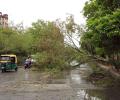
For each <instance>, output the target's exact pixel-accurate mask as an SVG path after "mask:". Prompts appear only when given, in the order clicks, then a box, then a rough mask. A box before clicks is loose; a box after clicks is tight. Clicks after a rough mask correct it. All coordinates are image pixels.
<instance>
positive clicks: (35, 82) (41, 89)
mask: <svg viewBox="0 0 120 100" xmlns="http://www.w3.org/2000/svg"><path fill="white" fill-rule="evenodd" d="M90 72H91V69H90V67H89V66H88V65H86V64H85V65H81V66H80V67H79V68H76V69H74V70H72V71H71V72H70V74H69V75H66V76H65V78H59V79H48V78H46V76H45V75H44V74H42V73H40V72H36V71H31V70H24V69H23V68H19V70H18V72H14V71H12V72H6V73H0V100H120V93H119V89H104V88H101V87H96V86H94V85H92V84H91V83H90V82H88V81H86V80H85V78H86V77H87V75H88V74H89V73H90Z"/></svg>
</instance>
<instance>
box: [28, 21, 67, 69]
mask: <svg viewBox="0 0 120 100" xmlns="http://www.w3.org/2000/svg"><path fill="white" fill-rule="evenodd" d="M29 33H31V34H32V36H33V40H34V41H33V44H32V49H33V51H34V53H35V54H36V60H37V64H38V65H39V66H38V67H42V68H48V69H53V68H59V69H61V70H62V69H64V67H65V63H66V62H65V58H64V54H65V53H64V50H65V46H64V36H63V33H61V30H60V28H59V27H58V26H57V23H56V22H49V21H42V20H38V21H37V22H36V23H33V24H32V27H31V28H30V29H29Z"/></svg>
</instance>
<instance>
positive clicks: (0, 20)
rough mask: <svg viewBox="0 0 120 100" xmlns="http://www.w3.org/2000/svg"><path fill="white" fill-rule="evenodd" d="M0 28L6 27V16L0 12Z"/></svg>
mask: <svg viewBox="0 0 120 100" xmlns="http://www.w3.org/2000/svg"><path fill="white" fill-rule="evenodd" d="M0 27H2V28H6V27H8V15H7V14H2V12H0Z"/></svg>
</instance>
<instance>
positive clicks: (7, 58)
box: [0, 56, 10, 61]
mask: <svg viewBox="0 0 120 100" xmlns="http://www.w3.org/2000/svg"><path fill="white" fill-rule="evenodd" d="M0 60H1V61H9V60H10V57H9V56H1V57H0Z"/></svg>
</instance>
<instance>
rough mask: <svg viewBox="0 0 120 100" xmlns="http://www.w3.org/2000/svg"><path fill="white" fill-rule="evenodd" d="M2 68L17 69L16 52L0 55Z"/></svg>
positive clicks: (4, 70) (2, 69)
mask: <svg viewBox="0 0 120 100" xmlns="http://www.w3.org/2000/svg"><path fill="white" fill-rule="evenodd" d="M0 68H1V71H2V72H6V71H7V70H15V71H17V69H18V67H17V56H16V55H14V54H4V55H0Z"/></svg>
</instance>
